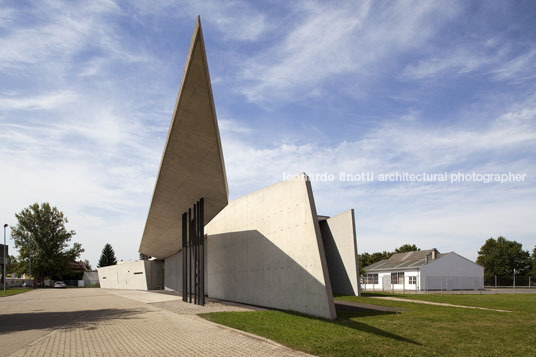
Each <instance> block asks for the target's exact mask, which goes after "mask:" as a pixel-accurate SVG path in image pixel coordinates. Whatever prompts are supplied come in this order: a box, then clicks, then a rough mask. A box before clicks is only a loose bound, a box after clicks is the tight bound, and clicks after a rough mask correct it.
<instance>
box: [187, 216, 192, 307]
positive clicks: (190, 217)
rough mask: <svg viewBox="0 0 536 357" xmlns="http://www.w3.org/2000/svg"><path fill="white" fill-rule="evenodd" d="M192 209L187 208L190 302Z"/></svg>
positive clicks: (189, 292) (190, 300)
mask: <svg viewBox="0 0 536 357" xmlns="http://www.w3.org/2000/svg"><path fill="white" fill-rule="evenodd" d="M191 222H192V209H191V208H188V233H189V234H188V243H189V244H188V246H189V248H188V253H189V255H190V262H189V266H190V267H189V269H188V270H189V271H188V300H189V302H190V303H191V302H192V223H191Z"/></svg>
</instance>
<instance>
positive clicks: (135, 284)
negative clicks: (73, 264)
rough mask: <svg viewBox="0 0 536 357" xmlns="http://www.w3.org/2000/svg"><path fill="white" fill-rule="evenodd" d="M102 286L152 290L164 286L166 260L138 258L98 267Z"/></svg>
mask: <svg viewBox="0 0 536 357" xmlns="http://www.w3.org/2000/svg"><path fill="white" fill-rule="evenodd" d="M97 271H98V274H99V283H100V287H101V288H107V289H134V290H152V289H163V288H164V262H162V261H158V260H138V261H135V262H127V263H119V264H117V265H111V266H107V267H103V268H98V269H97Z"/></svg>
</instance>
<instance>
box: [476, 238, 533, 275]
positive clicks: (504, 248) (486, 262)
mask: <svg viewBox="0 0 536 357" xmlns="http://www.w3.org/2000/svg"><path fill="white" fill-rule="evenodd" d="M476 262H477V264H480V265H481V266H483V267H484V279H485V281H486V282H487V283H488V284H492V283H493V281H494V280H495V276H505V275H506V276H512V275H513V274H514V269H515V273H516V275H526V274H528V273H529V270H530V263H531V262H530V255H529V252H527V251H524V250H523V246H522V245H521V243H518V242H516V241H509V240H508V239H506V238H504V237H501V236H500V237H498V238H497V239H494V238H490V239H488V240H486V242H485V243H484V245H483V246H482V247H481V248H480V250H479V251H478V258H477V259H476Z"/></svg>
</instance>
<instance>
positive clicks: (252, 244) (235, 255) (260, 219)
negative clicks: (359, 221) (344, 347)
mask: <svg viewBox="0 0 536 357" xmlns="http://www.w3.org/2000/svg"><path fill="white" fill-rule="evenodd" d="M300 177H301V178H300V179H299V180H295V181H286V182H281V183H278V184H275V185H273V186H270V187H267V188H265V189H262V190H260V191H257V192H254V193H252V194H249V195H247V196H245V197H242V198H239V199H237V200H235V201H233V202H231V203H230V204H229V205H228V206H227V207H226V208H225V209H224V210H223V211H222V212H220V213H219V214H218V215H217V216H216V217H215V218H214V219H213V220H212V221H211V222H210V223H209V224H208V225H207V226H206V229H205V232H206V234H207V235H208V241H207V246H208V251H207V253H208V254H207V259H206V261H207V263H208V264H207V271H208V279H207V280H208V281H209V285H208V290H207V291H208V296H210V297H215V298H220V299H224V300H230V301H237V302H243V303H247V304H252V305H259V306H267V307H273V308H278V309H285V310H293V311H298V312H302V313H305V314H309V315H314V316H319V317H323V318H328V319H334V318H335V317H336V313H335V305H334V303H333V295H332V290H331V285H330V280H329V274H328V271H327V264H326V260H325V255H324V246H323V244H322V238H321V235H320V227H319V224H318V220H317V213H316V208H315V204H314V199H313V194H312V190H311V184H310V182H309V181H307V180H306V179H305V178H306V176H305V175H304V174H303V175H301V176H300Z"/></svg>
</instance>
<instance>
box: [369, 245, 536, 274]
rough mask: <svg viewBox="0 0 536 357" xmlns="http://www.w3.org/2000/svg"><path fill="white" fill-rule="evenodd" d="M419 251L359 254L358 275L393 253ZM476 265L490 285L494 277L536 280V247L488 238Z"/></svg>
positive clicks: (406, 247)
mask: <svg viewBox="0 0 536 357" xmlns="http://www.w3.org/2000/svg"><path fill="white" fill-rule="evenodd" d="M418 250H420V249H419V248H418V247H417V246H416V245H415V244H404V245H403V246H401V247H400V248H397V249H395V250H394V251H393V252H388V251H383V252H375V253H372V254H369V253H363V254H359V273H360V274H364V273H366V267H367V266H369V265H371V264H374V263H376V262H379V261H381V260H384V259H389V258H390V257H391V256H392V255H393V254H395V253H405V252H413V251H418ZM476 263H477V264H479V265H481V266H483V267H484V279H485V281H486V283H488V284H491V283H492V281H493V279H494V277H495V276H513V275H514V274H516V275H521V276H529V275H530V276H532V278H533V279H534V280H536V246H535V247H534V248H533V250H532V255H531V253H530V252H529V251H526V250H523V246H522V244H521V243H518V242H516V241H510V240H508V239H506V238H504V237H502V236H499V237H498V238H497V239H495V238H490V239H488V240H486V242H485V243H484V245H483V246H482V247H481V248H480V250H479V251H478V258H477V260H476Z"/></svg>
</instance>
